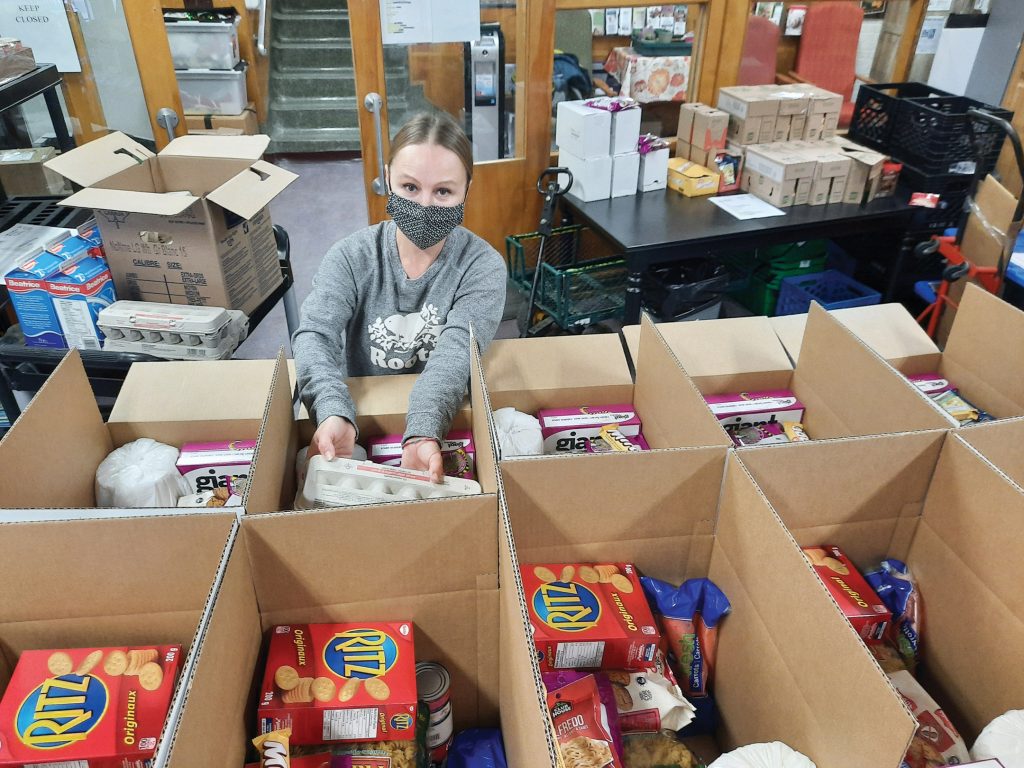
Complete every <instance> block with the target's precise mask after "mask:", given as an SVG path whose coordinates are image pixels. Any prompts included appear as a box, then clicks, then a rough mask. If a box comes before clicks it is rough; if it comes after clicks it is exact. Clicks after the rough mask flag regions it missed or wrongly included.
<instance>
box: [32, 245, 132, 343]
mask: <svg viewBox="0 0 1024 768" xmlns="http://www.w3.org/2000/svg"><path fill="white" fill-rule="evenodd" d="M46 289H47V291H49V293H50V297H51V298H52V299H53V311H54V312H55V313H56V315H57V320H58V321H59V322H60V329H61V333H62V334H63V336H64V343H65V344H67V346H68V347H71V348H75V349H100V347H101V345H102V343H103V338H104V336H103V332H102V331H101V330H100V327H99V314H100V310H102V309H103V308H104V307H109V306H110V305H111V304H113V303H114V302H115V301H117V294H116V293H115V291H114V279H113V278H112V277H111V276H110V268H109V267H108V266H107V262H106V260H105V259H102V258H98V257H96V256H90V257H88V258H86V259H83V260H82V261H79V262H76V263H74V264H71V265H69V266H66V267H64V268H62V269H61V271H60V272H58V273H57V274H56V275H54V276H53V277H51V278H50V279H49V280H48V281H47V283H46Z"/></svg>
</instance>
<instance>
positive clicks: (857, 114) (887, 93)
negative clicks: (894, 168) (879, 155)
mask: <svg viewBox="0 0 1024 768" xmlns="http://www.w3.org/2000/svg"><path fill="white" fill-rule="evenodd" d="M936 96H953V94H952V93H948V92H946V91H940V90H939V89H938V88H932V87H931V86H930V85H926V84H925V83H913V82H910V83H878V84H876V85H868V84H867V83H864V84H862V85H861V87H860V89H859V90H858V91H857V105H856V107H855V108H854V110H853V119H852V120H851V121H850V133H849V138H850V139H851V140H852V141H856V142H857V143H858V144H863V145H864V146H866V147H871V148H872V149H877V150H878V151H879V152H888V151H889V137H890V135H891V134H892V127H893V125H895V124H896V113H897V111H898V110H899V106H900V102H901V101H902V100H903V99H922V98H932V97H936Z"/></svg>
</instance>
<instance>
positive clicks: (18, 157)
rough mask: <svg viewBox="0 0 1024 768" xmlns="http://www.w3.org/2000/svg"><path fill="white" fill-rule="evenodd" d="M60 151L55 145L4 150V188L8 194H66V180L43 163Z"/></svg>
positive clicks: (0, 155)
mask: <svg viewBox="0 0 1024 768" xmlns="http://www.w3.org/2000/svg"><path fill="white" fill-rule="evenodd" d="M56 153H57V151H56V150H55V149H54V148H53V147H34V148H31V149H5V150H0V187H3V190H4V192H5V193H7V196H8V197H34V196H46V195H63V194H65V192H66V191H67V185H66V184H65V182H64V179H62V178H61V177H60V176H59V175H58V174H56V173H54V172H53V171H51V170H50V169H49V168H46V167H45V166H44V165H43V164H44V163H45V162H46V161H47V160H49V159H50V158H52V157H53V156H54V155H55V154H56Z"/></svg>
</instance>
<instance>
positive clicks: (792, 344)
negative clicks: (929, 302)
mask: <svg viewBox="0 0 1024 768" xmlns="http://www.w3.org/2000/svg"><path fill="white" fill-rule="evenodd" d="M829 315H831V316H832V317H834V318H835V319H836V320H838V321H839V322H840V323H842V324H843V325H844V326H846V327H847V328H849V329H850V330H851V331H852V332H853V334H854V335H855V336H857V337H858V338H859V339H860V340H861V341H863V342H864V343H865V344H867V345H868V346H869V347H871V348H872V349H873V350H875V352H877V353H878V354H879V356H881V357H882V359H884V360H887V361H888V362H890V363H891V364H892V365H893V367H895V368H900V367H901V365H902V364H903V363H905V362H907V361H910V360H916V359H924V360H926V361H928V362H929V363H930V364H932V365H935V362H936V359H937V357H938V355H939V349H938V347H936V346H935V343H934V342H933V341H932V340H931V339H930V338H928V334H927V333H925V332H924V329H923V328H922V327H921V326H920V325H918V324H917V321H916V320H915V319H914V318H913V317H912V316H911V314H910V313H909V312H907V310H906V308H905V307H904V306H903V305H902V304H876V305H874V306H871V307H852V308H850V309H834V310H831V311H829ZM769 322H770V323H771V324H772V327H773V328H774V329H775V332H776V334H777V335H778V337H779V339H780V340H781V341H782V345H783V346H784V347H785V348H786V351H787V352H789V356H790V357H791V358H792V360H793V362H794V363H796V361H797V360H799V358H800V347H801V344H802V342H803V337H804V330H805V327H806V325H807V315H806V314H802V315H782V316H780V317H773V318H770V319H769ZM928 372H929V371H923V373H928Z"/></svg>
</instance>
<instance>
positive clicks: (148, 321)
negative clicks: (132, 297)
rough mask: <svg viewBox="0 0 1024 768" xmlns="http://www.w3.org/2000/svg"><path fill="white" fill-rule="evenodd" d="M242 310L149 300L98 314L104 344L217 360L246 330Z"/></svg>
mask: <svg viewBox="0 0 1024 768" xmlns="http://www.w3.org/2000/svg"><path fill="white" fill-rule="evenodd" d="M248 323H249V318H248V317H247V316H246V314H245V313H244V312H240V311H238V310H235V309H224V308H222V307H194V306H186V305H179V304H159V303H156V302H150V301H116V302H114V303H113V304H111V305H110V306H109V307H107V308H105V309H103V310H102V311H101V312H100V313H99V318H98V325H99V327H100V330H101V331H102V332H103V334H104V336H106V340H105V342H104V344H103V348H104V349H106V350H110V351H117V352H143V353H146V354H149V355H154V356H156V357H164V358H168V359H171V360H197V359H198V360H204V359H205V360H220V359H224V358H227V357H230V356H231V353H232V352H234V351H235V349H236V348H237V347H238V345H239V344H241V343H242V341H244V340H245V337H246V336H247V335H248V332H249V326H248Z"/></svg>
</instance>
